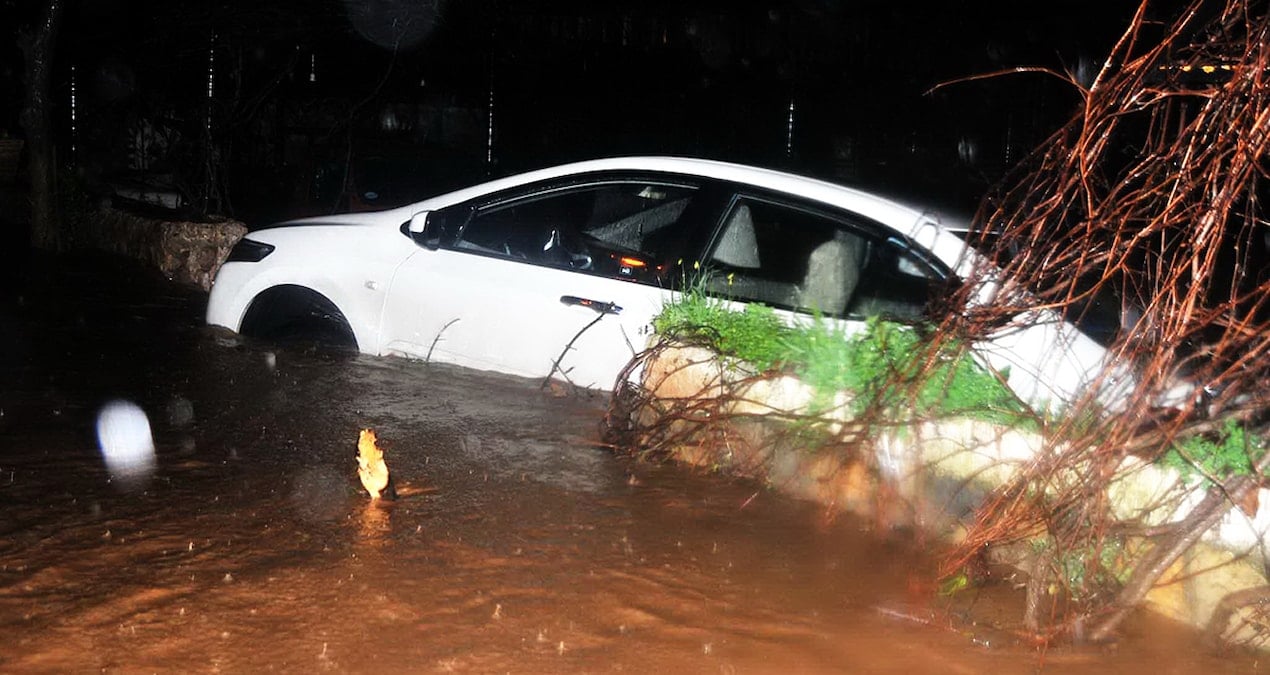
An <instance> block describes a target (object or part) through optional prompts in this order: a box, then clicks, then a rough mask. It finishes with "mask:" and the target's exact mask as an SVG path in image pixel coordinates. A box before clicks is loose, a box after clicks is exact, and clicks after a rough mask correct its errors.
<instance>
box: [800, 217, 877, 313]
mask: <svg viewBox="0 0 1270 675" xmlns="http://www.w3.org/2000/svg"><path fill="white" fill-rule="evenodd" d="M865 247H866V243H865V241H864V240H863V239H861V238H859V237H856V236H853V235H850V234H847V233H845V232H841V231H839V232H835V233H834V237H833V239H830V240H828V241H826V242H824V243H822V244H820V245H819V246H817V247H816V248H815V249H813V250H812V252H811V255H810V256H808V258H807V274H806V276H805V277H804V278H803V283H802V284H801V285H800V286H799V289H800V292H799V296H798V302H797V304H798V306H799V307H801V308H804V309H809V310H814V311H819V312H820V313H822V314H824V315H826V316H834V317H840V316H843V315H844V314H845V313H846V311H847V307H848V304H849V303H850V301H851V296H852V295H853V294H854V293H855V289H856V286H857V285H859V283H860V268H861V266H862V264H863V262H864V255H865V252H866V251H865Z"/></svg>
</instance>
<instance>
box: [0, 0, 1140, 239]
mask: <svg viewBox="0 0 1270 675" xmlns="http://www.w3.org/2000/svg"><path fill="white" fill-rule="evenodd" d="M63 2H64V3H65V14H64V16H63V25H62V30H61V32H60V35H59V36H58V37H57V40H56V44H55V58H54V61H53V63H54V70H53V73H54V75H53V78H52V79H53V91H52V98H53V101H54V106H53V113H54V120H53V124H54V131H55V139H56V146H57V165H58V167H59V170H60V172H59V184H61V185H62V188H59V189H63V188H64V187H65V185H64V184H65V183H66V182H67V181H72V182H74V183H75V184H76V186H77V187H79V188H82V189H83V190H84V191H87V192H88V193H89V194H92V195H107V196H108V195H110V194H114V193H117V192H119V191H120V190H121V188H122V187H130V188H132V189H133V190H137V189H141V190H142V191H161V192H168V193H171V194H179V195H180V197H181V200H182V204H183V205H184V206H185V208H186V210H188V211H191V212H193V213H196V214H207V213H217V214H225V215H231V216H235V217H239V218H245V219H247V220H248V221H252V222H256V223H257V224H259V221H261V220H268V219H273V218H278V217H283V216H291V215H302V214H308V213H321V212H330V211H333V210H339V209H348V208H373V207H378V206H387V205H393V204H399V203H404V202H406V201H410V200H413V199H417V198H420V197H422V196H426V195H428V194H433V193H436V192H439V191H442V190H444V189H446V188H450V187H454V186H456V185H459V184H462V183H466V182H471V181H474V180H478V179H481V178H484V177H487V176H493V175H501V174H506V173H509V172H512V171H515V170H519V169H525V168H531V167H536V166H543V165H548V164H551V163H555V162H558V161H563V160H572V159H582V158H589V157H596V156H603V155H610V154H633V153H669V154H681V155H694V156H704V157H712V158H720V159H728V160H737V161H743V162H749V163H754V164H760V165H767V166H775V167H781V168H787V169H792V170H795V171H798V172H801V173H807V174H812V175H817V176H821V177H826V178H829V179H832V180H837V181H840V182H848V183H854V184H861V185H864V186H867V187H875V188H880V189H883V190H886V191H890V192H897V193H909V194H910V195H920V196H923V197H925V198H928V199H934V200H943V201H952V202H954V203H955V204H956V205H958V206H961V207H965V208H966V209H967V210H968V209H970V208H972V207H973V205H974V202H975V200H976V199H977V198H978V196H979V195H980V194H981V193H982V192H983V190H984V188H985V186H986V185H988V184H989V183H990V182H991V181H993V180H995V179H996V178H997V177H999V176H1000V174H1001V172H1002V171H1003V170H1004V169H1005V168H1006V167H1007V166H1008V165H1010V164H1011V163H1012V162H1015V161H1017V160H1018V159H1019V158H1020V157H1021V156H1022V155H1023V154H1024V153H1026V152H1027V151H1028V150H1030V149H1031V148H1032V147H1034V146H1035V145H1036V144H1037V143H1038V142H1039V141H1041V140H1042V139H1043V138H1044V137H1045V136H1046V135H1048V134H1049V133H1050V132H1051V131H1052V130H1053V129H1054V128H1055V127H1056V126H1057V125H1058V124H1059V123H1061V122H1062V121H1063V120H1065V119H1066V118H1067V117H1068V116H1069V114H1070V113H1071V110H1072V107H1073V106H1074V105H1076V103H1077V102H1078V100H1079V99H1078V97H1077V96H1076V95H1075V94H1074V92H1073V91H1072V90H1071V87H1070V85H1068V84H1066V83H1063V82H1061V81H1060V80H1058V79H1057V78H1051V77H1047V76H1044V75H1038V74H1016V75H1009V76H1005V77H999V78H992V79H986V80H977V81H973V82H964V83H959V84H954V85H951V86H947V87H944V88H941V89H939V90H938V91H935V92H933V93H928V92H929V90H930V89H931V88H932V87H933V86H936V85H938V84H940V83H942V82H948V81H951V80H955V79H957V78H961V77H965V76H968V75H976V74H981V73H986V72H992V71H997V70H1001V69H1008V68H1012V67H1015V66H1024V65H1044V66H1048V67H1052V68H1055V69H1058V70H1066V71H1069V72H1071V73H1072V74H1073V76H1075V77H1077V78H1078V79H1080V78H1089V77H1091V76H1092V74H1093V73H1094V72H1095V71H1096V68H1097V66H1098V65H1099V64H1100V62H1101V58H1102V55H1103V54H1105V53H1106V51H1107V49H1108V47H1109V45H1110V44H1111V42H1112V41H1113V40H1114V38H1115V37H1116V36H1117V35H1118V33H1119V31H1120V30H1121V29H1122V28H1123V26H1124V25H1125V24H1126V23H1127V21H1128V19H1129V17H1130V16H1131V15H1132V12H1133V11H1134V9H1136V4H1137V3H1135V2H1127V1H1123V0H1118V1H1113V2H1091V1H1084V0H1082V1H1078V2H1067V3H1053V4H1049V5H1046V6H1044V7H1043V8H1042V7H1039V6H1034V5H1032V4H1029V3H1019V2H1006V1H1001V0H985V1H984V2H943V3H893V2H882V1H878V0H863V1H857V2H848V1H845V0H770V1H768V2H754V1H752V0H741V1H737V2H732V1H729V2H724V1H722V0H718V1H713V0H696V1H690V2H668V1H664V0H645V1H641V2H633V1H619V2H607V3H594V2H578V1H574V0H555V1H549V0H522V1H518V2H511V1H509V0H466V1H461V0H358V1H355V0H281V1H276V0H275V1H268V2H260V1H246V0H220V1H218V2H179V1H178V2H173V1H171V0H167V1H159V0H132V1H129V2H123V1H120V0H63ZM44 5H45V2H44V1H43V0H40V1H36V0H0V11H2V12H3V18H0V39H2V40H3V43H2V45H0V46H2V48H3V51H2V52H0V136H3V135H6V134H7V135H8V136H11V137H18V138H20V137H22V136H23V133H24V132H23V128H22V125H21V124H20V123H19V110H20V107H21V101H22V99H23V92H24V82H23V78H24V71H23V55H22V52H21V51H20V50H19V49H18V48H17V47H16V44H17V41H18V38H19V36H20V35H21V34H22V32H23V31H30V29H31V27H32V25H33V24H34V23H35V22H36V21H37V19H38V16H39V13H40V11H41V9H42V8H43V6H44ZM209 80H210V90H209ZM209 91H210V96H209ZM791 120H792V122H791ZM367 193H373V198H372V197H371V196H368V195H367Z"/></svg>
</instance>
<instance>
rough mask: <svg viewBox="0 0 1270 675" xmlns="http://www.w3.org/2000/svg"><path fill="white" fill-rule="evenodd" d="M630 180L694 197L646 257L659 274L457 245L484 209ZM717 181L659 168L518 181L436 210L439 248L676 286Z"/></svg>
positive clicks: (706, 223) (707, 219)
mask: <svg viewBox="0 0 1270 675" xmlns="http://www.w3.org/2000/svg"><path fill="white" fill-rule="evenodd" d="M631 183H647V184H652V185H661V186H666V187H672V188H682V189H690V190H693V196H692V199H691V201H690V202H689V204H688V206H687V207H686V208H685V209H684V212H683V213H681V214H680V216H679V219H678V221H677V222H678V225H677V229H680V230H681V231H680V232H679V233H678V234H677V235H676V236H674V237H672V238H671V243H670V244H668V245H667V246H666V250H664V251H659V252H658V255H657V257H656V259H655V260H653V259H650V260H649V261H648V262H649V264H650V266H651V267H655V268H657V269H658V270H659V273H658V274H649V275H645V276H632V277H623V276H617V275H613V274H609V273H606V272H602V271H596V270H583V269H568V268H564V267H554V266H551V265H546V264H543V263H541V262H538V261H533V260H522V259H517V258H515V257H508V256H504V255H499V254H496V253H486V252H482V251H479V250H475V249H468V248H461V247H459V245H458V244H459V241H460V239H461V237H462V234H463V231H464V229H465V228H466V227H467V226H468V225H469V224H470V223H471V221H472V220H473V219H474V218H476V217H477V216H478V215H479V214H481V213H485V212H489V211H492V210H494V209H501V208H508V207H512V206H515V205H516V204H517V203H520V202H525V203H529V202H531V201H537V200H539V199H543V198H549V197H550V195H552V194H558V193H563V192H568V191H572V190H580V189H588V188H594V187H601V186H604V185H612V184H631ZM717 183H718V181H717V180H714V179H710V178H708V177H703V176H695V175H691V174H677V173H663V172H656V171H621V172H592V173H585V174H575V175H571V176H564V177H557V178H553V179H548V180H543V181H538V182H535V183H529V184H525V185H518V186H515V187H512V188H508V189H505V190H500V191H498V192H493V193H489V194H484V195H479V196H477V197H473V198H471V199H468V200H466V201H463V202H459V203H457V204H452V205H450V206H447V207H444V208H442V209H439V210H438V211H436V212H435V216H436V217H438V219H439V223H440V224H439V226H438V233H437V235H438V239H437V241H436V248H439V249H442V250H446V251H451V252H455V253H464V254H468V255H478V256H482V257H488V258H492V259H496V260H504V261H507V262H513V263H520V264H526V265H534V266H537V267H542V268H545V269H559V270H561V271H567V272H573V273H577V274H587V275H591V276H597V277H602V278H608V279H614V280H619V281H627V282H635V283H642V284H646V285H653V286H658V287H663V288H677V287H678V285H679V284H680V283H681V281H682V280H680V279H679V278H678V277H680V276H682V275H681V274H678V273H677V272H676V271H675V270H676V269H677V267H678V265H679V264H681V263H682V261H683V259H684V252H685V251H686V250H687V249H686V248H685V247H686V246H687V245H688V242H690V241H693V240H694V239H696V238H698V237H699V231H701V230H703V229H708V228H709V227H710V226H711V225H712V224H713V222H714V220H715V217H714V216H715V212H716V211H717V210H718V207H717V204H718V197H717V193H718V190H717V189H716V185H717Z"/></svg>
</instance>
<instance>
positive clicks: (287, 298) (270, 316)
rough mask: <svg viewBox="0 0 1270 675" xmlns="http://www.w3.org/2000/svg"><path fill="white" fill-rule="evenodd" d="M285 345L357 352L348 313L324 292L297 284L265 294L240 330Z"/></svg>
mask: <svg viewBox="0 0 1270 675" xmlns="http://www.w3.org/2000/svg"><path fill="white" fill-rule="evenodd" d="M238 332H239V333H241V334H242V335H245V336H247V337H251V338H257V339H261V340H265V341H268V342H274V343H282V344H310V343H316V344H318V345H322V346H328V347H336V348H348V349H352V350H354V351H355V350H357V338H356V337H355V336H354V335H353V329H352V328H351V327H350V326H349V324H348V319H346V318H345V317H344V313H343V312H341V311H340V310H339V308H338V307H336V306H335V303H333V302H331V301H330V300H329V299H327V298H326V297H325V296H323V295H322V294H321V293H318V292H317V291H314V290H313V289H311V288H305V287H304V286H296V285H282V286H274V287H273V288H270V289H268V290H265V291H263V292H261V293H260V294H259V295H257V296H256V298H255V299H254V300H252V302H251V306H249V307H248V308H247V313H246V314H245V315H243V320H242V325H241V328H240V329H239V331H238Z"/></svg>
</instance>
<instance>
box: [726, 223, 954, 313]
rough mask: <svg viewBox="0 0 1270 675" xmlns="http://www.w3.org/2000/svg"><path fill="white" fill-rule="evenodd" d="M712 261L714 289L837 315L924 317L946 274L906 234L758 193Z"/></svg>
mask: <svg viewBox="0 0 1270 675" xmlns="http://www.w3.org/2000/svg"><path fill="white" fill-rule="evenodd" d="M706 262H707V269H708V270H709V271H708V273H707V277H706V282H705V283H706V288H707V289H708V290H710V291H712V292H715V293H718V294H721V295H725V296H727V297H730V298H734V299H737V300H744V301H749V302H761V303H763V304H766V305H771V306H773V307H781V308H785V309H793V310H796V311H801V312H808V313H817V314H820V315H823V316H828V317H835V318H842V317H867V316H873V315H883V316H887V317H890V318H894V319H898V320H906V321H908V320H916V319H919V318H921V317H922V316H923V313H924V310H925V308H926V305H927V304H928V302H929V300H930V298H931V294H932V293H933V292H934V290H935V288H936V286H937V285H938V284H940V283H941V282H942V279H943V275H942V274H940V273H939V271H938V270H936V269H935V268H934V267H933V266H932V265H930V264H929V263H927V262H926V261H925V260H923V259H922V257H921V256H919V255H917V254H916V253H914V252H913V251H912V250H910V249H909V248H908V247H907V245H906V244H905V243H904V242H903V241H902V240H900V239H899V238H893V239H883V238H879V237H877V236H875V235H873V234H870V233H869V232H868V231H867V230H866V229H865V228H858V227H855V226H853V224H852V223H851V222H849V221H846V220H843V219H837V218H830V217H827V216H825V215H822V214H819V213H815V212H812V211H808V210H805V209H801V208H797V207H793V206H789V205H784V204H778V203H773V202H768V201H763V200H759V199H750V198H746V199H740V200H737V201H736V202H735V203H734V204H733V206H732V208H731V210H730V211H729V212H728V214H727V216H726V217H725V218H724V221H723V226H722V227H721V228H720V230H719V234H718V236H717V237H716V239H715V242H714V244H713V246H712V248H711V250H710V253H709V254H708V255H707V256H706Z"/></svg>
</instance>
